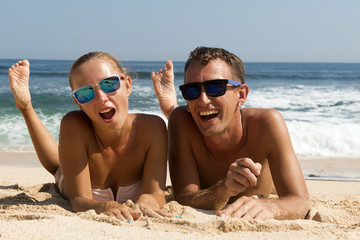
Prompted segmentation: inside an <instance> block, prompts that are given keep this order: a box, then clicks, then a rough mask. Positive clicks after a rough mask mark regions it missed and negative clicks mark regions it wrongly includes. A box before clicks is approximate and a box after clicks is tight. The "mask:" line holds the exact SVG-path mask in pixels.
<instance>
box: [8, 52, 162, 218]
mask: <svg viewBox="0 0 360 240" xmlns="http://www.w3.org/2000/svg"><path fill="white" fill-rule="evenodd" d="M29 66H30V63H29V62H28V61H27V60H24V61H19V62H18V63H16V64H15V65H13V66H12V67H11V68H9V80H10V86H11V90H12V92H13V95H14V98H15V101H16V106H17V108H18V109H19V110H20V112H21V113H22V115H23V116H24V119H25V121H26V124H27V127H28V130H29V133H30V136H31V139H32V141H33V144H34V147H35V150H36V153H37V155H38V157H39V160H40V162H41V163H42V165H43V166H44V167H45V168H46V169H47V170H48V171H49V172H50V173H51V174H53V175H54V176H55V179H56V183H57V184H58V187H59V189H60V191H61V192H62V193H63V194H64V195H65V196H66V197H67V198H68V199H69V200H70V204H71V207H72V210H73V211H75V212H79V211H87V210H89V209H94V210H95V211H96V212H97V213H104V214H107V215H110V216H115V217H117V218H119V219H126V220H128V221H131V220H133V219H135V220H136V219H137V218H139V217H140V215H141V213H140V212H138V211H135V210H133V209H132V208H130V207H127V206H126V205H125V204H123V203H124V202H125V201H126V200H128V199H131V200H133V201H135V203H136V206H138V209H139V210H140V211H141V212H142V213H143V214H144V215H147V216H152V217H156V216H159V215H162V216H164V215H166V214H165V213H163V212H162V211H161V210H160V208H161V207H162V206H163V205H164V204H165V197H164V189H165V179H166V159H167V132H166V125H165V123H164V121H163V120H162V119H161V118H160V117H157V116H153V115H146V114H129V113H128V97H129V95H130V93H131V83H132V80H131V78H130V77H129V76H127V75H125V74H124V71H123V69H122V67H121V66H120V64H119V62H118V61H117V60H116V59H115V58H114V57H112V56H111V55H109V54H107V53H103V52H91V53H88V54H86V55H84V56H82V57H80V58H79V59H78V60H77V61H75V63H74V64H73V66H72V68H71V70H70V73H69V83H70V86H71V88H72V90H73V91H72V95H73V98H74V101H75V103H76V104H77V105H78V106H79V107H80V109H81V111H74V112H70V113H68V114H66V115H65V116H64V118H63V119H62V121H61V126H60V136H59V146H58V145H57V143H56V141H55V140H54V139H53V137H52V136H51V135H50V133H49V132H48V131H47V129H46V128H45V126H44V125H43V124H42V122H41V120H40V119H39V118H38V116H37V114H36V113H35V111H34V109H33V107H32V104H31V98H30V92H29V87H28V81H29V75H30V70H29ZM60 166H61V168H60ZM64 186H65V187H64Z"/></svg>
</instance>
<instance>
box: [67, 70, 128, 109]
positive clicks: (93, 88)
mask: <svg viewBox="0 0 360 240" xmlns="http://www.w3.org/2000/svg"><path fill="white" fill-rule="evenodd" d="M113 77H117V80H118V81H119V88H118V89H115V90H114V91H111V92H105V91H104V89H102V88H101V85H100V83H101V82H102V81H104V80H111V79H110V78H113ZM125 78H126V75H125V74H124V73H120V76H119V75H118V74H113V75H111V76H110V77H107V78H104V79H102V80H100V81H99V82H98V83H96V84H93V85H87V86H84V87H81V88H77V89H75V90H74V91H72V92H71V96H72V97H73V98H74V99H75V100H76V102H78V103H79V104H87V103H89V102H91V101H92V100H94V98H95V86H99V88H100V89H101V91H103V92H104V93H106V94H107V93H112V92H116V91H117V90H119V89H120V87H121V84H120V80H124V79H125ZM88 87H90V88H92V90H93V91H94V97H93V98H92V99H90V100H89V101H87V102H81V101H79V100H78V99H77V97H76V95H75V93H76V92H77V91H79V90H80V89H83V88H88Z"/></svg>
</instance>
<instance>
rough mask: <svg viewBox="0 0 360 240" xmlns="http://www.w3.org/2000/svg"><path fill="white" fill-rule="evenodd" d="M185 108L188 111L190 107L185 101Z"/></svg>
mask: <svg viewBox="0 0 360 240" xmlns="http://www.w3.org/2000/svg"><path fill="white" fill-rule="evenodd" d="M186 110H187V111H188V112H190V108H189V104H188V103H186Z"/></svg>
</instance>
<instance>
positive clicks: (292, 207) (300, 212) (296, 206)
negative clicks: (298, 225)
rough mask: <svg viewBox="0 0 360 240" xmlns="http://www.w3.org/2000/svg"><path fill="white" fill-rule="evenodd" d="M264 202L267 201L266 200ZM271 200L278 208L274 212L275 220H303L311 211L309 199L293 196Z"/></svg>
mask: <svg viewBox="0 0 360 240" xmlns="http://www.w3.org/2000/svg"><path fill="white" fill-rule="evenodd" d="M264 200H265V201H266V199H264ZM269 200H270V201H272V202H273V204H274V205H275V206H276V207H275V208H276V209H274V212H273V218H274V219H279V220H284V219H303V218H305V217H306V215H307V213H308V211H309V210H310V200H309V199H308V198H302V197H295V196H293V197H284V198H279V199H269Z"/></svg>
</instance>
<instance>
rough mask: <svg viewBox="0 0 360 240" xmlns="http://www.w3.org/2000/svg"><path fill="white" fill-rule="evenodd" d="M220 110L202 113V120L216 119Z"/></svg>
mask: <svg viewBox="0 0 360 240" xmlns="http://www.w3.org/2000/svg"><path fill="white" fill-rule="evenodd" d="M219 112H220V111H219V110H208V111H202V112H200V113H199V114H200V117H201V119H202V120H210V119H213V118H215V117H216V116H217V115H219Z"/></svg>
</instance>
